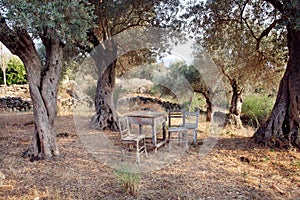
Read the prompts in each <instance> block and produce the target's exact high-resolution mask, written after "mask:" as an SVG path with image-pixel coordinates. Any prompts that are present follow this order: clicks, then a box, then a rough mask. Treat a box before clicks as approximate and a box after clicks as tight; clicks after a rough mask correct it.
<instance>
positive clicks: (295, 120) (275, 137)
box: [253, 27, 300, 148]
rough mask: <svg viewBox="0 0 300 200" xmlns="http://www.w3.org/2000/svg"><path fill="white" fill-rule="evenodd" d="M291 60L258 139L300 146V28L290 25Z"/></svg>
mask: <svg viewBox="0 0 300 200" xmlns="http://www.w3.org/2000/svg"><path fill="white" fill-rule="evenodd" d="M287 31H288V34H287V40H288V48H289V61H288V64H287V69H286V72H285V74H284V76H283V78H282V80H281V82H280V86H279V91H278V94H277V99H276V102H275V105H274V108H273V110H272V112H271V115H270V117H269V119H268V120H267V121H266V123H265V124H264V125H263V126H261V127H260V128H259V129H258V130H257V131H256V132H255V134H254V136H253V137H254V139H255V141H256V142H258V143H262V144H265V145H271V146H273V145H275V146H276V147H291V146H295V147H297V148H300V135H299V125H300V31H299V30H293V29H291V28H289V27H288V28H287Z"/></svg>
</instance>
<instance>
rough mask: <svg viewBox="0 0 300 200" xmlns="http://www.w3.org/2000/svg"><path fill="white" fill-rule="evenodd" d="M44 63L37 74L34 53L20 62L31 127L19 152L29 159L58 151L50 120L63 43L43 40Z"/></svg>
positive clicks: (49, 155) (54, 102)
mask: <svg viewBox="0 0 300 200" xmlns="http://www.w3.org/2000/svg"><path fill="white" fill-rule="evenodd" d="M44 44H45V46H46V54H47V55H46V57H47V61H46V66H45V68H44V69H43V70H42V71H40V70H39V71H40V73H41V76H38V75H37V72H38V68H40V69H41V64H40V63H41V62H40V60H39V58H38V57H37V55H36V56H35V57H34V56H28V59H27V60H26V61H25V62H24V64H25V66H27V67H26V69H27V71H28V83H29V88H30V95H31V99H32V104H33V113H34V119H35V128H34V133H33V138H32V141H31V146H30V147H29V149H28V150H27V151H26V152H25V154H24V155H23V156H25V157H30V158H32V159H50V158H52V157H53V156H56V155H59V151H58V148H57V144H56V130H55V127H54V120H55V119H56V116H57V91H58V83H59V77H60V71H61V68H62V59H63V47H62V45H61V44H60V42H58V41H55V40H51V39H49V40H47V41H45V42H44Z"/></svg>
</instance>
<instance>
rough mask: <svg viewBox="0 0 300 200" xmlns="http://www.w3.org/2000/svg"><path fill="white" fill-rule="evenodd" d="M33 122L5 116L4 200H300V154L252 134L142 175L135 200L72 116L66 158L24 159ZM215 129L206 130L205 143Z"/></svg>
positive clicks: (63, 120) (0, 194)
mask: <svg viewBox="0 0 300 200" xmlns="http://www.w3.org/2000/svg"><path fill="white" fill-rule="evenodd" d="M31 120H33V116H32V114H13V113H4V114H0V149H1V154H0V172H2V173H3V174H4V175H5V180H4V182H3V184H2V185H1V186H0V199H24V200H25V199H34V200H37V199H243V200H244V199H264V200H265V199H291V200H292V199H293V200H295V199H300V153H299V151H296V150H288V151H284V150H278V149H270V148H266V147H260V146H258V145H256V144H254V143H253V141H252V139H251V137H250V136H251V135H252V134H253V130H252V129H249V128H248V129H243V130H235V129H224V130H222V132H221V133H219V135H220V138H219V139H218V143H217V144H216V146H215V147H214V148H213V149H212V150H210V151H209V153H208V154H206V155H205V156H199V151H200V149H201V145H199V146H198V147H196V148H195V147H190V148H189V149H188V150H187V151H186V152H185V153H184V154H183V155H181V156H178V158H177V159H176V160H175V161H174V162H172V163H170V164H169V165H164V166H162V167H161V168H160V169H159V170H153V171H149V172H143V173H141V175H140V184H139V190H138V194H137V195H136V196H133V195H131V194H129V193H128V192H127V191H125V189H124V187H122V184H121V183H120V180H119V179H118V176H116V173H115V170H114V169H112V168H110V167H109V166H108V165H105V164H103V163H104V162H102V161H101V160H97V159H95V157H94V156H93V155H92V154H91V153H90V152H88V151H87V149H86V146H84V144H83V142H82V140H81V139H80V137H79V136H78V134H77V130H76V127H75V126H74V120H73V117H72V116H71V115H69V116H59V117H58V119H57V123H56V127H57V132H58V133H66V134H61V136H62V137H58V138H57V141H58V145H59V150H60V153H61V155H60V156H59V157H57V158H55V159H54V160H52V161H37V162H30V161H29V160H28V159H24V158H22V157H21V154H22V152H23V151H24V150H25V149H26V147H27V146H28V144H29V142H30V136H31V133H32V131H33V125H32V124H29V125H26V124H25V123H26V122H30V121H31ZM208 126H209V125H208V124H206V123H201V126H200V130H199V141H200V142H201V141H203V139H204V138H205V137H206V134H207V133H206V131H207V130H208ZM106 134H108V135H117V133H112V132H106ZM152 153H153V152H152ZM158 153H159V151H158ZM150 154H151V152H150ZM143 159H147V158H143Z"/></svg>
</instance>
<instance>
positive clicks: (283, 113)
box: [194, 0, 300, 148]
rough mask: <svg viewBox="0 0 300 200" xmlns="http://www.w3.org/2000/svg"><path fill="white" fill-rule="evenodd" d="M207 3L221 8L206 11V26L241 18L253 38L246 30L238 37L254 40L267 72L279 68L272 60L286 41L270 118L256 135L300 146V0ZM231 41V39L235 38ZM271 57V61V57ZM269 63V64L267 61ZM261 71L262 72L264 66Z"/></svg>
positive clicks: (262, 140) (263, 139)
mask: <svg viewBox="0 0 300 200" xmlns="http://www.w3.org/2000/svg"><path fill="white" fill-rule="evenodd" d="M207 5H209V6H210V7H211V8H216V9H215V10H218V12H214V13H215V14H213V12H209V13H207V14H206V15H204V19H210V20H205V21H210V24H206V25H207V26H215V25H216V24H215V23H214V22H216V20H212V19H217V18H219V19H222V20H221V21H222V22H228V23H235V22H239V24H241V25H242V27H244V29H245V30H249V31H250V32H249V34H250V36H251V37H252V38H253V41H252V42H251V41H250V40H244V35H245V32H237V34H239V35H240V36H241V37H237V38H236V41H237V40H241V41H243V42H244V43H246V44H247V43H249V44H252V46H253V49H254V50H255V52H256V55H257V56H258V57H259V58H261V60H263V61H264V60H266V62H265V63H267V65H266V64H264V65H255V66H257V67H258V66H264V67H265V73H269V72H270V71H272V70H273V68H274V67H275V69H276V66H278V65H276V64H273V62H272V59H273V60H277V59H278V58H279V57H280V53H279V54H278V50H280V49H282V48H283V47H282V45H281V42H282V41H286V43H285V47H286V48H288V61H287V66H286V70H285V73H284V75H283V78H282V79H281V82H280V85H279V90H278V94H277V99H276V102H275V105H274V108H273V110H272V113H271V115H270V117H269V119H268V120H267V121H266V123H265V124H264V125H263V126H261V127H260V128H259V129H258V130H257V131H256V133H255V134H254V138H255V139H256V141H257V142H258V143H263V144H275V145H277V146H280V147H288V146H296V147H298V148H300V131H299V126H300V121H299V112H300V111H299V108H300V101H299V95H300V94H299V93H300V84H299V77H300V76H299V75H300V74H299V73H300V70H299V67H300V59H299V48H300V28H299V27H300V17H299V13H300V1H299V0H287V1H279V0H250V1H249V0H244V1H232V0H225V1H207ZM202 8H203V9H207V7H202V6H201V5H200V4H199V5H198V6H195V7H194V11H195V12H197V10H198V9H202ZM215 17H217V18H215ZM211 22H213V23H211ZM198 25H199V24H198ZM253 27H256V28H253ZM228 31H229V32H225V33H224V32H223V33H222V32H216V34H218V35H219V36H220V37H221V36H227V35H228V34H229V33H230V31H237V30H234V29H229V30H228ZM281 34H283V35H282V36H283V37H285V38H286V40H283V39H282V36H281ZM273 35H274V36H275V37H273ZM268 37H271V38H274V39H273V41H268V40H266V38H268ZM265 41H267V42H271V44H270V45H266V46H265V45H264V44H265V43H264V42H265ZM229 42H230V43H231V42H232V41H229ZM247 45H248V44H247ZM265 48H268V49H269V48H270V49H272V50H273V53H272V51H271V53H270V54H266V53H265V52H270V51H268V49H265ZM237 52H239V51H237ZM242 52H244V51H242ZM253 55H255V54H253ZM266 55H268V56H267V59H266V58H265V56H266ZM237 56H239V55H237ZM269 58H270V59H271V61H269ZM245 59H248V57H245ZM268 61H269V62H268ZM268 63H270V64H269V65H268ZM275 63H276V62H275ZM257 67H256V68H254V69H253V70H255V71H258V69H259V68H257ZM259 71H260V72H263V71H262V70H259Z"/></svg>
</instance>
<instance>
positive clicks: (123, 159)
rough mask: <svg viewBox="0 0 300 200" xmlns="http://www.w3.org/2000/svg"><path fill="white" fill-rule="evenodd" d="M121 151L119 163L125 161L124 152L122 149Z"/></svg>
mask: <svg viewBox="0 0 300 200" xmlns="http://www.w3.org/2000/svg"><path fill="white" fill-rule="evenodd" d="M121 151H122V158H121V161H122V162H124V161H125V151H124V149H121Z"/></svg>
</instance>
